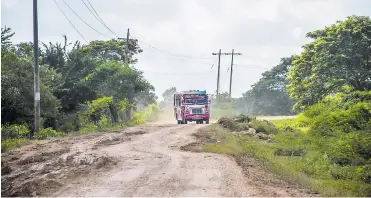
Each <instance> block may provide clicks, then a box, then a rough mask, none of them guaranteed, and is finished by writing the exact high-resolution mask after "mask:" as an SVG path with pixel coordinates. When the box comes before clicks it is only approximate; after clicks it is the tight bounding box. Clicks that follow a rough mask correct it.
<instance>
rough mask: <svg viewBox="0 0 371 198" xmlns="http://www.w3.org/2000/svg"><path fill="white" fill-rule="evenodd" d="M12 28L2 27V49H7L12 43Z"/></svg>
mask: <svg viewBox="0 0 371 198" xmlns="http://www.w3.org/2000/svg"><path fill="white" fill-rule="evenodd" d="M11 31H12V29H11V28H9V27H6V26H5V27H4V28H1V48H2V50H4V49H7V48H8V47H9V46H11V45H12V42H11V41H10V39H11V38H12V36H14V34H15V33H14V32H11Z"/></svg>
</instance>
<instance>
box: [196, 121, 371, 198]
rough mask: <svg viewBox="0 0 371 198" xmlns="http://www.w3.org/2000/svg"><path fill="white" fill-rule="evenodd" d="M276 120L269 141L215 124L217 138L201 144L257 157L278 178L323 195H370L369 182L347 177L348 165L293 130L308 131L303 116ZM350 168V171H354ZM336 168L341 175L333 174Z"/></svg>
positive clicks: (222, 150)
mask: <svg viewBox="0 0 371 198" xmlns="http://www.w3.org/2000/svg"><path fill="white" fill-rule="evenodd" d="M273 123H274V124H275V125H276V126H277V129H279V130H280V132H278V134H275V135H273V137H272V139H270V140H268V141H266V140H262V139H259V138H258V137H257V136H249V135H238V136H236V134H234V133H232V132H231V131H230V130H228V129H226V128H223V127H221V126H220V125H218V124H214V125H212V126H210V127H209V128H208V130H210V131H212V133H210V139H214V140H217V141H213V142H209V143H208V144H206V145H204V146H202V149H203V150H204V151H208V152H215V153H222V154H230V155H233V156H247V157H252V158H255V159H256V160H257V161H258V163H259V164H260V165H261V166H262V167H263V168H264V169H266V170H267V171H269V172H271V173H273V174H275V175H276V176H277V177H278V178H280V179H282V180H285V181H288V182H289V183H291V184H297V185H299V186H300V187H302V188H306V189H310V190H311V191H312V192H314V193H319V194H321V195H322V196H369V195H371V191H370V189H371V185H370V184H367V183H365V182H362V180H361V179H355V176H353V175H352V176H349V178H346V177H344V174H347V173H346V170H345V169H346V168H344V167H338V166H336V165H334V164H331V163H330V162H329V160H328V157H327V156H326V155H324V154H323V153H321V152H320V151H318V150H316V148H314V147H313V146H311V145H310V144H308V145H303V144H302V142H303V137H302V136H300V135H298V134H296V133H292V132H290V129H292V128H295V129H298V128H300V129H301V130H302V133H303V134H305V133H306V131H307V125H306V123H305V121H304V120H302V119H301V118H300V117H299V118H297V119H287V120H275V121H273ZM283 131H285V132H283ZM304 142H305V140H304ZM348 169H349V171H351V170H353V169H357V167H348ZM341 171H343V172H341ZM349 171H348V174H351V172H349ZM334 172H336V173H337V174H338V175H340V176H339V177H338V178H334V174H335V173H334ZM344 172H345V173H344ZM354 172H356V171H354ZM361 176H362V174H361V175H360V177H361Z"/></svg>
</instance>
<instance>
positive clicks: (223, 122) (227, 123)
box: [218, 117, 238, 131]
mask: <svg viewBox="0 0 371 198" xmlns="http://www.w3.org/2000/svg"><path fill="white" fill-rule="evenodd" d="M218 124H219V125H220V126H222V127H223V128H226V129H229V130H231V131H236V130H237V129H238V126H237V123H236V122H235V121H233V120H232V119H231V118H227V117H222V118H220V119H219V120H218Z"/></svg>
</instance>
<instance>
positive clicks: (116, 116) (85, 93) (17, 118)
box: [1, 28, 156, 139]
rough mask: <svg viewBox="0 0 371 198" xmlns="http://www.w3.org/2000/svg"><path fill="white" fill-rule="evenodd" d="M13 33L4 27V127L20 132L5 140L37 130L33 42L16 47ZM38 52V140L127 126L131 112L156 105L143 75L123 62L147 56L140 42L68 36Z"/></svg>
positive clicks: (2, 115)
mask: <svg viewBox="0 0 371 198" xmlns="http://www.w3.org/2000/svg"><path fill="white" fill-rule="evenodd" d="M13 35H14V33H13V32H12V31H11V29H10V28H2V34H1V44H2V52H1V62H2V65H1V69H2V72H1V84H2V86H1V93H2V97H1V102H2V108H1V122H2V123H1V124H2V126H6V125H10V126H12V125H19V127H21V128H19V127H18V128H19V129H18V128H17V129H16V128H14V127H13V128H12V127H8V128H6V127H5V129H6V134H4V133H3V136H2V139H4V138H5V139H6V138H23V137H26V136H27V135H29V132H27V133H26V132H24V131H26V130H25V128H26V129H28V131H30V130H31V131H32V126H33V124H32V123H33V114H34V108H33V104H34V100H33V98H34V96H33V81H34V77H33V43H31V42H27V43H18V44H13V43H12V42H11V38H12V36H13ZM127 45H128V48H129V55H128V57H126V56H125V52H124V49H125V47H126V46H127ZM39 52H40V53H39V54H40V56H39V57H38V58H39V62H40V82H41V117H42V127H43V128H44V129H43V130H42V131H41V132H40V134H38V135H37V138H43V137H44V136H47V134H49V135H50V136H53V134H54V135H56V134H58V133H59V132H56V131H60V132H72V131H81V130H83V129H84V128H86V127H92V125H94V127H92V128H102V123H101V122H103V121H104V123H106V125H107V123H108V125H110V126H114V125H116V124H122V123H127V122H129V121H130V120H131V119H132V114H133V112H132V110H136V109H137V107H144V106H148V105H149V104H153V103H155V101H156V96H155V94H154V93H153V91H154V87H153V86H152V85H151V84H150V83H149V82H148V81H147V80H146V79H145V78H144V77H143V75H142V72H140V71H138V70H137V69H135V68H134V67H131V66H128V65H125V64H124V62H125V61H126V59H127V58H128V59H129V63H131V64H135V63H136V62H137V59H136V58H135V57H134V56H135V55H136V54H138V53H140V52H142V50H141V49H140V47H139V46H138V44H137V40H134V39H132V40H130V42H129V43H126V41H124V40H119V39H117V40H116V39H112V40H108V41H92V42H90V43H89V44H87V45H82V44H81V43H80V42H78V41H77V42H75V43H73V44H72V43H69V42H68V40H67V37H66V36H64V43H55V44H54V43H48V44H45V43H42V45H41V47H40V49H39ZM151 109H153V107H152V108H151ZM102 120H103V121H102ZM2 128H3V127H2Z"/></svg>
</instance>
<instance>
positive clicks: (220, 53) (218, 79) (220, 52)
mask: <svg viewBox="0 0 371 198" xmlns="http://www.w3.org/2000/svg"><path fill="white" fill-rule="evenodd" d="M212 55H218V59H219V60H218V77H217V85H216V98H217V100H219V95H220V93H219V92H220V56H221V55H232V62H231V76H230V85H229V95H230V96H231V89H232V73H233V55H242V53H234V49H233V50H232V53H222V50H221V49H219V53H212Z"/></svg>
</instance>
